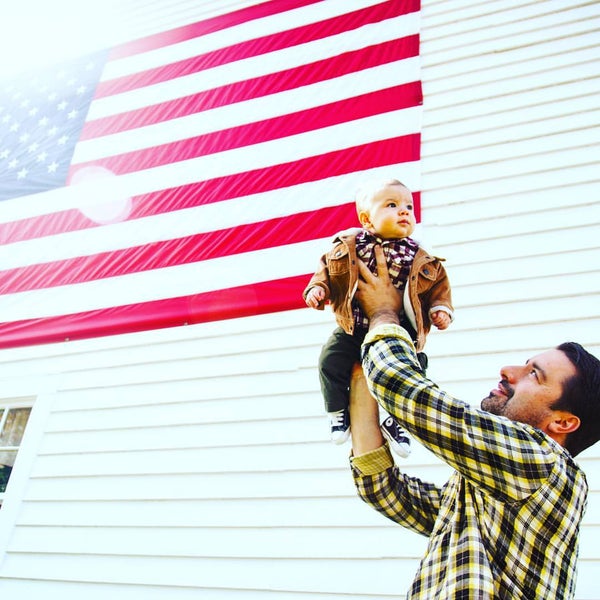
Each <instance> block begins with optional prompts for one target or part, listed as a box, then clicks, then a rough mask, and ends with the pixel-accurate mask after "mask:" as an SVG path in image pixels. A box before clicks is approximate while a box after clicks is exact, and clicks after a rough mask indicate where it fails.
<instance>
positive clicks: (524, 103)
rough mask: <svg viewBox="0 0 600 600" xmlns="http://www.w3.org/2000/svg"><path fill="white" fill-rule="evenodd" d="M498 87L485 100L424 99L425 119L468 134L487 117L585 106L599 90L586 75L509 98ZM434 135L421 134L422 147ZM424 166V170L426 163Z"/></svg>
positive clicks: (448, 96)
mask: <svg viewBox="0 0 600 600" xmlns="http://www.w3.org/2000/svg"><path fill="white" fill-rule="evenodd" d="M477 75H478V73H475V74H474V75H473V79H476V77H477ZM498 87H499V89H498V90H497V91H496V94H495V95H494V96H493V97H489V98H473V97H472V96H470V95H469V94H466V93H463V94H462V96H461V95H460V94H457V93H456V92H455V91H451V92H449V93H448V94H444V93H440V94H437V95H435V96H432V97H428V99H427V100H426V103H427V112H426V115H427V119H428V121H430V123H431V125H432V126H434V127H437V126H439V125H442V124H444V123H457V124H459V125H460V124H462V123H464V124H465V128H466V131H467V132H468V131H469V128H470V126H469V123H470V122H471V121H474V122H475V126H478V125H479V123H480V121H481V120H485V119H486V118H487V117H490V118H496V119H498V118H502V117H504V116H505V115H506V116H507V118H508V119H510V113H513V112H514V111H518V110H523V109H529V108H531V107H536V106H544V107H545V106H547V105H551V104H553V103H555V102H568V101H569V100H571V99H577V98H583V100H579V101H580V102H582V103H585V104H588V105H589V104H590V102H593V99H594V96H595V95H596V94H597V93H598V90H599V89H600V77H598V76H594V77H589V76H588V74H587V73H586V76H585V77H584V78H583V79H581V78H580V79H573V78H572V77H571V76H569V77H568V78H567V79H566V80H555V81H554V82H553V83H552V84H551V85H548V86H546V87H544V88H543V89H542V90H540V89H523V90H520V91H519V92H516V93H515V92H513V93H512V94H505V93H504V90H503V88H502V86H498ZM567 110H570V109H567ZM426 132H427V133H426ZM434 134H435V132H434V131H432V132H431V134H430V133H429V129H428V128H425V129H424V132H423V139H424V141H425V143H429V142H430V141H431V140H432V139H435V138H434V137H433V136H434ZM432 148H433V149H434V150H435V147H432ZM424 166H425V168H426V167H427V161H426V162H425V165H424Z"/></svg>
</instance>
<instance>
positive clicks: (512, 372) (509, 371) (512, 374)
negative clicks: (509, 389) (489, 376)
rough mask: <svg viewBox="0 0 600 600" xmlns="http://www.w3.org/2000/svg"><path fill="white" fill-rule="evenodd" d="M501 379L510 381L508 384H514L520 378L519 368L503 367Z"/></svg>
mask: <svg viewBox="0 0 600 600" xmlns="http://www.w3.org/2000/svg"><path fill="white" fill-rule="evenodd" d="M500 377H501V378H502V379H505V380H506V381H508V383H514V382H515V381H517V379H518V378H519V367H515V366H513V365H510V366H506V367H502V368H501V369H500Z"/></svg>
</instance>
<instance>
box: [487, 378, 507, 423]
mask: <svg viewBox="0 0 600 600" xmlns="http://www.w3.org/2000/svg"><path fill="white" fill-rule="evenodd" d="M498 390H499V391H500V392H501V393H494V392H496V390H492V391H491V392H490V393H489V394H488V396H487V397H486V398H484V399H483V400H482V401H481V408H482V409H483V410H486V411H487V412H490V413H492V414H494V415H500V416H504V415H505V410H506V405H507V403H508V401H509V400H510V399H511V398H512V397H513V396H514V395H515V390H514V389H513V388H512V386H511V385H510V383H508V381H506V379H502V380H501V381H500V383H499V384H498Z"/></svg>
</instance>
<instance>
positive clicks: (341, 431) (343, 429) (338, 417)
mask: <svg viewBox="0 0 600 600" xmlns="http://www.w3.org/2000/svg"><path fill="white" fill-rule="evenodd" d="M327 416H328V417H329V427H330V430H331V436H330V437H331V441H332V442H333V443H334V444H343V443H344V442H345V441H346V440H347V439H348V437H349V436H350V411H349V410H348V409H347V408H344V409H342V410H338V411H337V412H332V413H327Z"/></svg>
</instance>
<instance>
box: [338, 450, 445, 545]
mask: <svg viewBox="0 0 600 600" xmlns="http://www.w3.org/2000/svg"><path fill="white" fill-rule="evenodd" d="M350 462H351V467H352V471H353V475H354V482H355V485H356V489H357V492H358V495H359V497H360V498H362V499H363V500H364V501H365V502H366V503H367V504H370V505H371V506H373V507H374V508H375V509H376V510H377V511H378V512H380V513H381V514H383V515H384V516H386V517H387V518H388V519H391V520H392V521H395V522H396V523H399V524H400V525H403V526H404V527H407V528H409V529H412V530H413V531H416V532H417V533H420V534H423V535H429V534H430V533H431V531H432V529H433V524H434V522H435V519H433V518H432V515H435V514H437V512H438V510H439V506H440V493H441V492H440V490H439V489H438V488H437V487H436V486H435V485H432V484H428V483H422V482H420V481H419V480H418V479H415V478H411V477H407V476H406V475H404V474H402V473H400V471H399V470H398V468H397V467H396V466H395V465H394V461H393V459H392V456H391V454H390V451H389V448H388V446H387V444H386V445H384V446H382V447H381V448H378V449H377V450H373V451H372V452H369V453H367V454H363V455H359V456H356V457H352V458H351V459H350Z"/></svg>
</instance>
